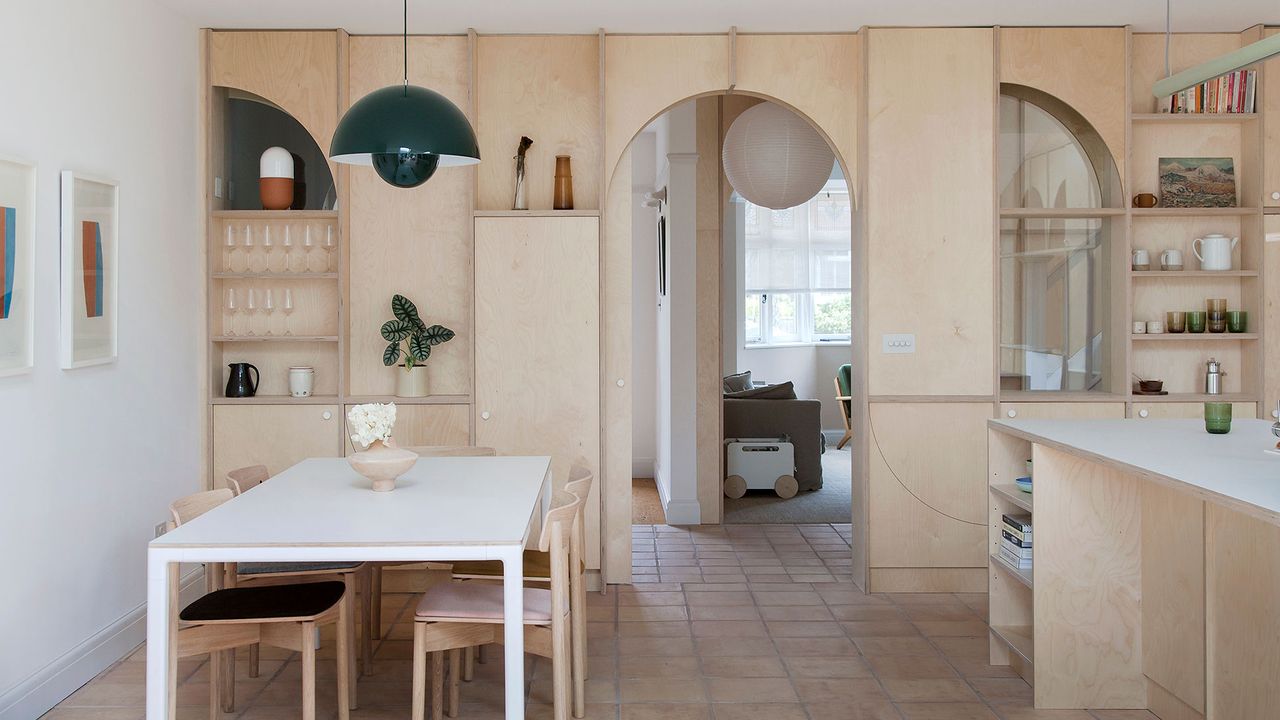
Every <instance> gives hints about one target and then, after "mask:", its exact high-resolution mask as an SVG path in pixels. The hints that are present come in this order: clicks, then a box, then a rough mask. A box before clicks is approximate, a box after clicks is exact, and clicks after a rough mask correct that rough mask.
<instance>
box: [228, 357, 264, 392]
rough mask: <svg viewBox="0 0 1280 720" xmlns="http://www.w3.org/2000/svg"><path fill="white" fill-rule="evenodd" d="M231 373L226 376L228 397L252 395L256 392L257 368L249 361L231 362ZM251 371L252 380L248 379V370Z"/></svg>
mask: <svg viewBox="0 0 1280 720" xmlns="http://www.w3.org/2000/svg"><path fill="white" fill-rule="evenodd" d="M227 367H229V368H231V374H229V375H228V376H227V392H226V396H227V397H229V398H236V397H253V396H254V395H255V394H257V392H258V368H256V367H254V366H252V365H250V364H249V363H231V364H230V365H228V366H227ZM250 370H252V371H253V380H252V381H250V380H249V371H250Z"/></svg>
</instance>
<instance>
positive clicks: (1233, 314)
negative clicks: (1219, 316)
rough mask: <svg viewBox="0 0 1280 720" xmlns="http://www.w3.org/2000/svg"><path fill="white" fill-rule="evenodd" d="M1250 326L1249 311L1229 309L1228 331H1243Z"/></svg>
mask: <svg viewBox="0 0 1280 720" xmlns="http://www.w3.org/2000/svg"><path fill="white" fill-rule="evenodd" d="M1248 327H1249V313H1247V312H1245V311H1244V310H1228V311H1227V332H1233V333H1242V332H1245V331H1246V330H1247V329H1248Z"/></svg>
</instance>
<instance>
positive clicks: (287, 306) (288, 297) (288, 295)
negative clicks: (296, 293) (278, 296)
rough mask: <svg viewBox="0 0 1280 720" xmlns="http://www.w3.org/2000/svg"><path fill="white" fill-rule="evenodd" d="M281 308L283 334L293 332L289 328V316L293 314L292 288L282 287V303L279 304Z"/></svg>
mask: <svg viewBox="0 0 1280 720" xmlns="http://www.w3.org/2000/svg"><path fill="white" fill-rule="evenodd" d="M281 310H282V311H283V312H284V334H285V335H292V334H293V332H292V331H291V330H289V316H290V315H292V314H293V288H285V289H284V305H282V306H281Z"/></svg>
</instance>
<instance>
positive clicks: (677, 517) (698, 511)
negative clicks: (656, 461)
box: [653, 467, 702, 525]
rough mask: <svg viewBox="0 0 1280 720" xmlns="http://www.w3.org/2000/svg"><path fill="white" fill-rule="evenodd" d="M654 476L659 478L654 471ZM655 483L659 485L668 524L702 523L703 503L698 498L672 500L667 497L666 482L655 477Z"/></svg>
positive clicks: (663, 510)
mask: <svg viewBox="0 0 1280 720" xmlns="http://www.w3.org/2000/svg"><path fill="white" fill-rule="evenodd" d="M654 470H655V471H656V470H657V468H656V467H655V468H654ZM654 476H655V478H657V472H654ZM653 484H654V485H657V486H658V499H659V500H661V501H662V512H663V513H664V514H665V515H666V518H667V524H668V525H701V524H702V505H700V504H699V503H698V501H697V500H672V499H671V498H669V497H667V486H666V483H664V482H662V481H661V479H655V480H654V483H653Z"/></svg>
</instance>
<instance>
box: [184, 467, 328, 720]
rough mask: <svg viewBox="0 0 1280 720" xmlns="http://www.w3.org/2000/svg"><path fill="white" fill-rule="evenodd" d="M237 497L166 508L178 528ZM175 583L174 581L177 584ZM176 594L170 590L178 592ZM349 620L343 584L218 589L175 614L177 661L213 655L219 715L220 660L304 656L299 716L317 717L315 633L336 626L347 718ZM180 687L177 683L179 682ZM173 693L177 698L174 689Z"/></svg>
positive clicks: (196, 498) (200, 496) (212, 696)
mask: <svg viewBox="0 0 1280 720" xmlns="http://www.w3.org/2000/svg"><path fill="white" fill-rule="evenodd" d="M232 497H233V495H232V492H231V490H230V489H229V488H219V489H217V490H208V491H205V492H200V493H195V494H194V495H188V496H186V497H183V498H180V499H178V500H176V501H174V502H173V503H172V504H171V505H170V506H169V513H170V515H171V516H172V519H171V521H170V523H169V526H170V527H173V528H176V527H179V526H181V525H182V524H183V523H185V522H189V521H190V520H191V519H192V518H195V517H199V516H200V515H202V514H204V513H206V512H208V511H209V510H212V509H213V508H215V507H217V506H218V505H221V504H222V503H224V502H226V501H228V500H230V499H231V498H232ZM175 584H176V583H175ZM174 590H176V588H172V587H171V589H170V592H173V591H174ZM350 617H351V595H350V594H349V593H348V592H347V588H346V586H345V585H343V584H342V583H340V582H334V581H329V582H313V583H296V584H278V585H263V586H258V587H236V588H224V589H220V590H214V591H212V592H210V593H207V594H206V595H204V596H202V597H200V598H198V599H197V600H195V601H194V602H192V603H191V604H190V605H188V606H187V607H185V608H183V610H182V612H180V613H179V614H178V623H179V624H178V633H177V643H176V645H177V657H179V658H182V657H190V656H192V655H204V654H206V653H208V654H209V712H210V716H211V717H219V712H218V711H219V709H220V705H221V702H220V700H221V699H222V697H223V696H222V692H221V688H222V687H223V686H224V684H226V683H234V682H235V679H234V677H223V675H224V673H223V668H224V667H225V666H224V663H223V662H222V660H223V656H224V654H225V653H227V652H229V651H234V650H235V648H237V647H243V646H246V645H252V644H257V643H266V644H268V645H272V646H275V647H280V648H284V649H286V650H295V651H298V652H300V653H302V717H303V720H315V717H316V628H317V627H319V626H321V625H327V624H329V623H336V625H337V627H336V628H335V629H336V631H337V632H336V633H335V634H336V635H337V638H338V643H337V644H338V647H337V658H336V660H337V666H338V667H337V676H336V677H337V684H338V718H339V720H348V719H349V718H350V703H349V698H348V694H349V691H350V677H351V675H350V673H349V672H348V664H349V663H350V662H351V648H350V646H349V644H348V642H349V639H348V637H347V634H346V633H344V632H342V628H343V627H346V626H347V625H348V618H350ZM175 682H176V678H175ZM169 692H177V688H176V687H170V688H169Z"/></svg>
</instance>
